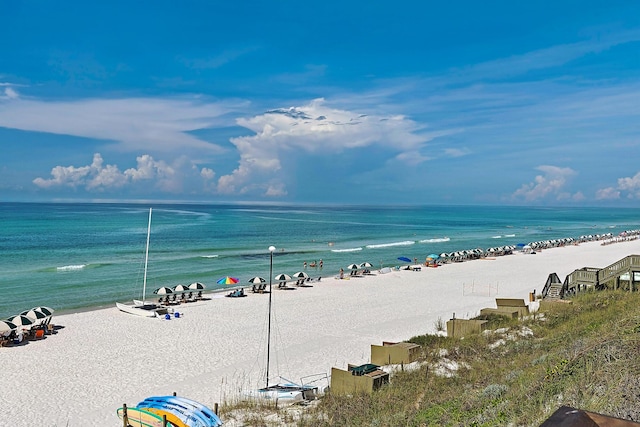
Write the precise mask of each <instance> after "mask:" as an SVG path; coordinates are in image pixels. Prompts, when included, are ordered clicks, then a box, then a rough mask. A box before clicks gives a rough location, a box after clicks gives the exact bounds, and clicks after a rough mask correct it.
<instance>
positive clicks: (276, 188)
mask: <svg viewBox="0 0 640 427" xmlns="http://www.w3.org/2000/svg"><path fill="white" fill-rule="evenodd" d="M237 124H238V125H240V126H242V127H245V128H247V129H250V130H251V131H253V132H254V135H250V136H243V137H238V138H232V139H231V142H232V143H233V144H234V145H235V146H236V148H237V150H238V152H239V155H240V161H239V164H238V166H237V168H236V169H235V170H234V171H233V172H231V173H230V174H227V175H223V176H221V177H220V178H219V180H218V190H219V191H220V192H221V193H232V192H245V191H247V189H248V188H249V186H254V187H255V186H258V187H260V188H261V189H262V191H263V194H264V195H271V196H275V195H283V194H286V187H285V185H284V183H283V182H282V180H281V179H279V178H278V172H279V171H280V170H281V169H282V158H283V157H285V156H286V157H288V158H290V157H292V156H294V157H295V155H296V153H312V154H320V155H323V154H329V153H330V154H338V155H339V154H340V153H342V152H344V151H347V150H355V149H363V148H365V147H370V146H373V145H381V146H384V147H386V148H388V149H391V150H393V151H395V152H396V153H397V154H396V156H397V158H398V159H400V160H404V161H405V162H406V163H411V164H415V163H419V162H423V161H425V160H427V158H426V157H423V156H421V155H420V148H421V147H422V146H423V144H424V143H425V142H426V141H428V139H429V138H428V137H425V136H424V135H419V134H418V133H417V132H418V131H419V130H421V126H419V125H418V124H417V123H415V122H414V121H412V120H409V119H407V118H406V117H404V116H401V115H393V116H378V115H367V114H358V113H355V112H353V111H347V110H340V109H336V108H331V107H329V106H328V105H326V103H325V101H324V99H316V100H313V101H312V102H310V103H308V104H307V105H303V106H298V107H290V108H281V109H275V110H270V111H267V112H265V113H264V114H261V115H257V116H253V117H251V118H240V119H238V120H237ZM256 183H258V184H256Z"/></svg>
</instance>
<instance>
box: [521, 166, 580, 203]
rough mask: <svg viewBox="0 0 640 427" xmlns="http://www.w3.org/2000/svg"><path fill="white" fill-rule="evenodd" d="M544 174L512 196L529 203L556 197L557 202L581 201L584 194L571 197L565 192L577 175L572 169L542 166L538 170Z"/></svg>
mask: <svg viewBox="0 0 640 427" xmlns="http://www.w3.org/2000/svg"><path fill="white" fill-rule="evenodd" d="M536 169H537V170H539V171H541V172H543V175H537V176H536V177H535V179H534V182H531V183H529V184H524V185H522V187H520V188H519V189H518V190H516V191H515V192H514V193H513V194H512V198H514V199H524V200H525V201H527V202H532V201H536V200H542V199H546V198H550V197H554V198H555V199H556V200H567V199H572V200H580V199H581V197H584V196H583V195H582V193H576V194H574V195H571V194H570V193H568V192H567V191H566V190H565V186H566V185H567V183H568V181H569V179H570V178H571V177H572V176H574V175H576V172H575V171H574V170H573V169H571V168H561V167H557V166H549V165H542V166H538V167H537V168H536Z"/></svg>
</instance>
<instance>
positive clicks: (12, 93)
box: [4, 87, 20, 99]
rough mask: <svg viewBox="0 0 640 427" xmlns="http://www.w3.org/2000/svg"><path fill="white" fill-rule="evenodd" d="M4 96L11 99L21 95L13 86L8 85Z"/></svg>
mask: <svg viewBox="0 0 640 427" xmlns="http://www.w3.org/2000/svg"><path fill="white" fill-rule="evenodd" d="M4 96H5V97H7V98H9V99H17V98H19V97H20V95H19V94H18V91H16V90H15V89H13V88H11V87H7V88H5V89H4Z"/></svg>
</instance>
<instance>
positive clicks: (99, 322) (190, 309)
mask: <svg viewBox="0 0 640 427" xmlns="http://www.w3.org/2000/svg"><path fill="white" fill-rule="evenodd" d="M639 253H640V240H637V239H636V240H632V241H624V242H618V244H608V245H602V242H599V241H596V242H589V243H580V244H579V245H571V246H564V247H559V248H553V249H545V250H543V251H541V252H538V253H537V254H535V255H533V254H522V253H518V254H514V255H506V256H499V257H496V258H495V259H491V260H486V261H488V262H472V261H469V262H460V263H451V264H445V265H443V266H440V267H437V268H422V269H421V271H407V270H392V271H390V272H389V273H386V274H380V273H378V270H373V271H374V273H377V274H375V275H371V276H364V277H357V278H353V277H350V278H349V279H343V280H339V279H334V275H333V274H332V275H326V276H325V275H323V277H322V280H321V281H320V282H312V285H313V287H311V288H297V289H296V290H295V291H286V292H285V291H280V290H277V289H276V288H275V287H274V289H273V294H272V297H273V313H274V314H273V316H274V317H273V319H274V326H273V328H272V329H273V330H272V332H273V337H274V338H272V345H273V347H272V352H273V353H272V364H271V372H272V374H273V375H272V379H273V378H275V377H276V376H277V375H278V374H281V375H282V376H284V377H286V378H290V379H292V380H294V381H297V380H299V378H301V377H303V376H305V375H312V374H318V373H326V374H329V373H330V371H331V367H333V366H335V367H338V368H341V369H345V368H346V366H347V364H349V363H352V364H359V363H367V362H368V361H369V360H370V345H371V344H380V343H381V342H382V341H404V340H408V339H410V338H411V337H413V336H416V335H424V334H428V333H433V332H434V331H435V324H436V322H437V321H438V320H439V319H441V320H444V321H446V320H448V319H449V318H451V316H452V314H453V313H454V312H455V314H456V317H457V318H469V317H473V316H475V315H477V313H478V312H479V310H480V309H481V308H484V307H494V306H495V298H496V297H504V298H522V299H524V300H525V301H527V297H528V293H529V292H532V291H533V290H534V289H536V291H537V292H539V291H541V290H542V287H543V286H544V283H545V281H546V278H547V276H548V274H550V273H554V272H555V273H557V274H558V275H559V276H560V278H561V279H564V277H565V276H566V275H567V274H569V273H570V272H572V271H573V270H575V269H578V268H582V267H597V268H602V267H606V266H607V265H609V264H611V263H613V262H615V261H617V260H619V259H621V258H623V257H625V256H627V255H632V254H639ZM325 273H328V271H325ZM347 277H348V276H347ZM276 286H277V284H276ZM239 287H243V286H238V288H239ZM244 288H245V291H246V289H247V288H248V289H249V292H246V293H247V297H245V298H226V297H224V295H225V294H226V293H227V292H229V291H230V290H231V289H232V288H231V287H229V288H227V289H224V290H223V291H220V292H207V293H206V294H205V296H206V297H207V298H211V299H210V300H206V301H201V302H192V303H187V304H182V305H178V306H174V307H177V308H178V309H179V311H180V313H181V317H180V318H179V319H172V320H170V321H166V320H160V319H146V318H138V317H136V316H132V315H128V314H125V313H122V312H120V311H119V310H118V309H117V308H116V307H115V305H114V306H113V307H102V308H99V307H95V308H92V309H88V310H79V311H77V310H76V311H74V312H71V313H64V314H63V313H62V312H56V313H54V316H53V320H52V323H53V324H55V325H60V326H63V327H64V328H62V329H60V330H59V331H58V333H57V334H55V335H49V336H47V337H46V339H44V340H38V341H31V342H29V343H27V344H26V345H23V346H16V347H7V348H2V349H0V361H2V362H4V363H5V366H12V365H11V364H14V366H16V368H17V369H19V370H18V371H16V372H19V375H10V376H6V380H5V386H4V387H3V389H2V391H0V401H2V402H4V403H5V405H4V406H5V407H6V409H5V410H6V412H7V414H6V415H5V419H7V420H12V425H15V426H18V427H19V426H29V425H34V424H42V423H45V421H46V424H47V425H58V426H62V425H64V426H67V425H68V426H69V427H73V426H81V425H100V426H110V425H112V426H114V427H115V426H118V425H119V420H118V418H117V416H116V415H115V411H116V409H117V408H119V407H120V406H122V404H123V403H127V404H128V405H136V404H137V403H138V402H139V401H141V400H143V399H144V398H146V397H148V396H152V395H166V394H171V393H173V392H176V393H178V394H179V395H182V396H186V397H189V398H192V399H194V400H197V401H200V402H202V403H203V404H205V405H207V406H209V407H213V405H214V404H215V403H223V402H224V401H225V400H227V401H228V400H233V399H234V397H235V396H236V395H237V393H238V392H239V391H240V390H242V389H248V388H253V387H254V386H257V385H264V365H265V359H264V354H265V352H266V318H267V315H268V308H267V301H268V295H269V294H253V293H251V291H250V286H248V287H247V286H244ZM469 289H471V291H469ZM16 361H19V362H16ZM88 396H90V397H88Z"/></svg>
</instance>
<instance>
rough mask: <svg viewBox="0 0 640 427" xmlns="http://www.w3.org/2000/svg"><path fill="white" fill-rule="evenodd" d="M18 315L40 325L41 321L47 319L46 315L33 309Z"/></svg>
mask: <svg viewBox="0 0 640 427" xmlns="http://www.w3.org/2000/svg"><path fill="white" fill-rule="evenodd" d="M20 314H21V315H22V316H27V317H28V318H29V319H31V320H33V323H42V322H41V321H42V320H44V319H46V318H47V317H49V316H47V315H46V314H44V313H43V312H41V311H37V310H34V309H31V310H26V311H23V312H22V313H20Z"/></svg>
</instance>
